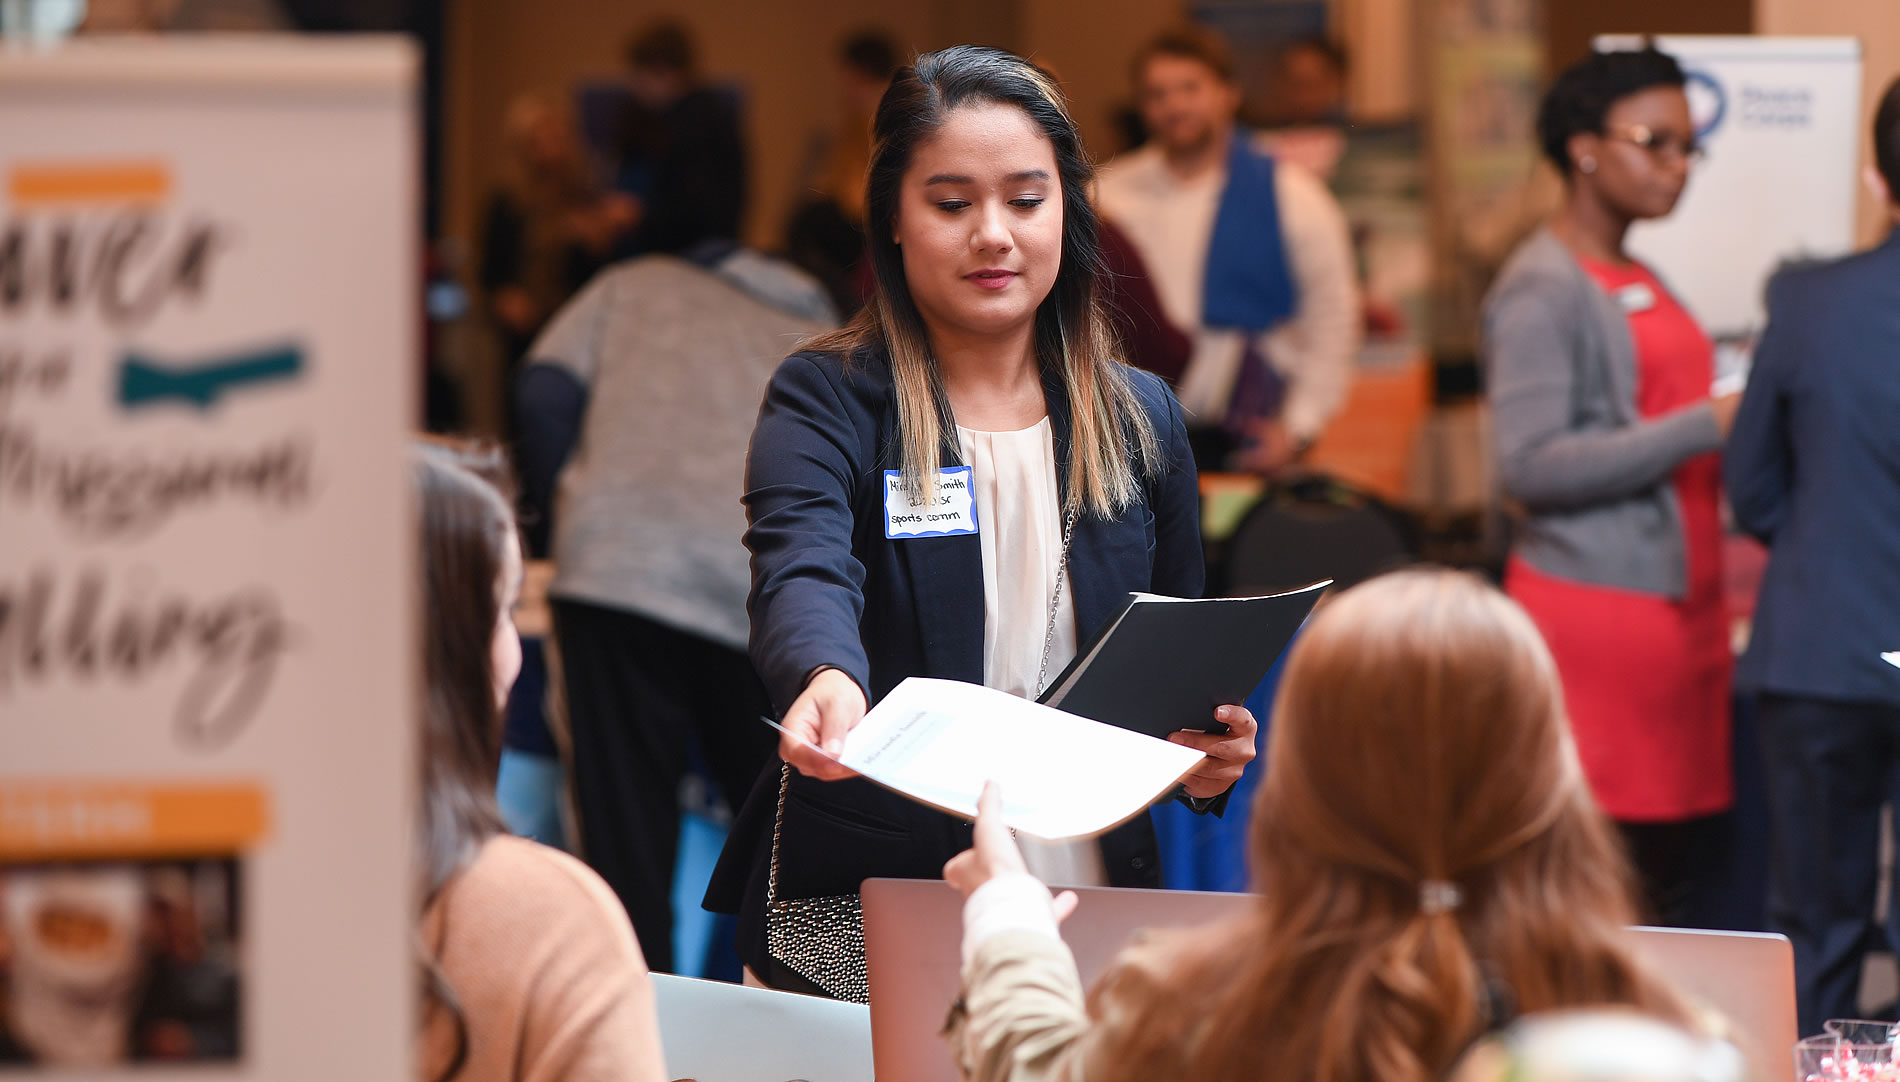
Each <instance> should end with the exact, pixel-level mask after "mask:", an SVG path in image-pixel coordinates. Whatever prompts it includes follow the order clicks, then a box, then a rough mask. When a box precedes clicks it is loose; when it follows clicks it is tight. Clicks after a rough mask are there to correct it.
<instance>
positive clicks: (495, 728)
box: [410, 444, 518, 1080]
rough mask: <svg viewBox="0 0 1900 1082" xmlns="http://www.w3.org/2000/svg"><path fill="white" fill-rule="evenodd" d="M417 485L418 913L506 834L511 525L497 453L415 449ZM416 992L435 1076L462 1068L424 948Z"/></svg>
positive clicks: (441, 990)
mask: <svg viewBox="0 0 1900 1082" xmlns="http://www.w3.org/2000/svg"><path fill="white" fill-rule="evenodd" d="M410 470H411V474H412V476H413V477H414V480H415V498H416V517H417V520H418V527H419V529H418V533H419V539H420V548H421V551H420V557H421V562H420V564H419V565H418V567H417V576H418V578H419V580H420V582H421V586H422V589H421V596H420V598H419V602H420V604H421V608H422V611H421V620H420V625H421V632H422V673H423V687H422V742H421V748H420V752H421V764H420V768H421V789H420V799H419V800H418V802H417V814H416V827H415V829H416V855H417V862H416V875H417V880H418V883H417V886H418V896H419V897H420V899H421V902H422V906H423V908H424V909H425V910H426V909H427V908H428V906H429V905H430V903H432V902H433V901H434V900H435V898H436V896H437V895H438V894H440V893H441V891H442V888H443V886H444V885H446V884H447V883H448V881H449V880H451V879H453V878H454V877H455V874H456V873H457V872H459V871H461V870H462V869H463V868H465V867H467V866H468V865H469V863H470V862H472V861H473V860H474V859H475V855H476V854H477V853H478V852H479V851H480V850H481V847H482V843H483V842H486V841H487V840H488V839H489V838H491V837H494V836H495V835H497V834H500V833H501V832H502V831H503V829H504V828H503V826H502V821H501V811H500V809H499V808H497V806H496V804H495V773H496V770H497V768H498V766H499V763H500V758H501V720H500V718H499V716H498V711H497V708H496V705H495V684H496V680H495V671H494V653H493V650H492V649H491V646H492V641H493V636H494V633H495V626H496V624H497V623H498V622H499V621H500V619H501V604H502V598H501V589H500V583H501V577H502V573H503V569H504V568H505V567H506V566H507V547H508V546H510V545H514V544H517V543H518V542H517V541H516V532H515V519H514V514H513V512H512V511H510V510H509V505H508V501H507V500H506V499H505V498H504V497H503V496H502V494H501V491H500V490H499V488H498V487H497V485H496V484H495V483H491V482H490V481H488V480H484V479H483V477H482V476H481V475H482V474H488V475H489V476H493V477H497V478H499V477H500V476H501V472H500V465H499V455H498V454H497V453H495V452H493V451H483V450H481V449H478V448H474V447H455V446H448V445H442V444H421V445H419V446H417V448H416V449H415V451H414V453H413V455H412V457H411V461H410ZM420 950H421V955H422V957H421V964H422V969H423V982H424V988H425V990H426V992H427V995H428V997H429V999H430V1000H432V1001H433V1005H434V1006H437V1007H440V1008H441V1009H442V1010H444V1011H446V1012H447V1013H448V1015H449V1018H450V1020H451V1022H452V1024H453V1026H454V1030H455V1052H454V1055H453V1056H452V1057H451V1060H450V1063H449V1064H448V1066H447V1067H446V1068H445V1069H444V1071H443V1073H442V1075H441V1076H440V1079H441V1080H446V1079H450V1078H453V1077H455V1076H456V1075H457V1074H459V1073H460V1072H461V1070H462V1067H463V1065H464V1064H465V1063H466V1062H467V1060H468V1023H467V1019H466V1018H465V1017H464V1016H463V1014H462V1010H461V1006H460V1004H459V1002H458V1001H457V999H456V996H455V993H454V990H453V989H451V988H450V987H449V986H448V982H447V980H446V979H445V978H444V977H443V975H442V973H441V970H440V969H439V968H438V967H437V966H436V964H435V960H434V958H433V957H432V956H431V954H430V952H429V951H428V949H427V948H426V947H421V948H420Z"/></svg>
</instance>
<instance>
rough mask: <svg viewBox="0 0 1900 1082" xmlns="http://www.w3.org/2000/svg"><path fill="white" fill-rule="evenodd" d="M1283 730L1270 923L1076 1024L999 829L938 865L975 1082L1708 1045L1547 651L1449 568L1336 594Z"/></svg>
mask: <svg viewBox="0 0 1900 1082" xmlns="http://www.w3.org/2000/svg"><path fill="white" fill-rule="evenodd" d="M1273 716H1274V726H1273V731H1272V733H1271V735H1270V736H1269V738H1268V751H1267V776H1266V779H1265V781H1264V783H1263V784H1262V786H1261V789H1260V794H1259V796H1258V798H1257V806H1256V807H1255V809H1254V816H1253V828H1252V829H1253V833H1252V839H1251V849H1252V861H1253V872H1254V880H1255V889H1256V891H1257V893H1258V895H1259V901H1258V904H1257V905H1255V906H1253V907H1252V910H1251V911H1250V912H1248V913H1247V914H1246V915H1245V916H1243V917H1240V918H1238V919H1237V920H1235V921H1233V922H1231V923H1230V924H1228V925H1225V926H1217V927H1210V928H1203V929H1195V930H1188V931H1181V932H1175V933H1170V934H1167V935H1158V936H1155V937H1153V938H1151V939H1149V940H1146V941H1143V942H1139V943H1137V944H1135V945H1133V946H1131V947H1130V948H1128V950H1127V951H1126V952H1125V953H1124V954H1123V955H1122V957H1121V958H1120V959H1118V960H1117V963H1116V965H1115V966H1114V967H1113V968H1112V969H1111V970H1110V971H1109V973H1108V975H1107V976H1106V977H1105V978H1104V979H1103V980H1102V981H1101V983H1100V984H1099V985H1098V986H1097V987H1096V989H1095V991H1094V993H1093V996H1092V998H1091V999H1090V1000H1089V1001H1088V1004H1087V1006H1086V1008H1085V1006H1084V1000H1083V996H1082V990H1081V987H1080V984H1079V981H1078V979H1077V977H1076V975H1075V962H1074V959H1073V958H1072V957H1071V956H1070V954H1069V952H1068V948H1066V947H1065V946H1063V944H1062V941H1061V939H1059V938H1058V937H1057V936H1056V923H1057V913H1058V911H1062V910H1066V909H1068V908H1070V907H1071V906H1072V905H1073V904H1074V903H1073V899H1074V896H1073V895H1069V896H1065V897H1064V898H1063V899H1061V900H1059V901H1052V900H1051V898H1050V896H1049V891H1048V890H1047V889H1046V888H1045V887H1044V886H1043V885H1042V884H1041V883H1040V882H1038V881H1037V880H1036V879H1034V878H1033V877H1032V876H1030V875H1028V874H1027V873H1026V871H1025V869H1024V866H1023V863H1022V861H1021V859H1020V857H1019V856H1018V855H1017V852H1016V850H1015V847H1014V846H1013V845H1012V844H1011V839H1010V836H1009V832H1008V830H1007V829H1005V828H1003V827H1002V826H1001V824H1000V822H998V821H997V819H996V818H995V816H994V815H992V814H990V811H989V810H988V808H986V810H985V813H984V815H983V816H981V817H979V819H978V821H977V828H976V841H975V847H974V848H973V849H972V850H970V851H969V852H967V853H965V854H963V855H961V856H959V857H957V858H956V859H955V860H954V861H952V862H951V864H950V865H949V866H948V867H947V868H946V869H945V873H946V877H947V878H948V879H949V880H950V882H951V883H953V884H954V885H956V886H957V887H958V888H959V889H961V890H963V891H964V892H965V894H966V895H968V896H969V900H968V902H967V903H966V906H965V913H964V925H965V942H964V958H965V965H964V985H965V994H964V998H963V1002H964V1004H965V1010H966V1013H964V1014H963V1015H962V1016H961V1018H960V1020H959V1021H958V1023H957V1025H956V1026H955V1027H954V1030H953V1034H952V1039H953V1044H954V1049H955V1052H956V1054H957V1055H958V1056H959V1057H960V1059H961V1062H962V1064H963V1065H964V1069H965V1072H966V1074H967V1075H968V1077H970V1078H971V1079H973V1080H977V1082H1006V1080H1007V1082H1044V1080H1064V1082H1083V1080H1086V1082H1136V1080H1140V1082H1151V1080H1154V1079H1173V1078H1180V1079H1194V1080H1196V1082H1240V1080H1243V1079H1245V1080H1248V1082H1254V1080H1258V1079H1261V1078H1272V1079H1274V1080H1275V1082H1436V1080H1437V1079H1440V1078H1443V1077H1444V1075H1445V1072H1446V1071H1447V1070H1449V1069H1450V1068H1451V1066H1452V1065H1453V1064H1454V1063H1455V1062H1456V1061H1457V1060H1458V1057H1459V1055H1460V1054H1461V1053H1462V1052H1463V1051H1464V1050H1465V1049H1466V1048H1467V1047H1469V1046H1470V1044H1471V1043H1472V1042H1473V1041H1474V1040H1475V1039H1477V1038H1479V1037H1480V1036H1482V1035H1483V1034H1484V1032H1485V1031H1486V1030H1487V1029H1488V1028H1489V1027H1491V1026H1494V1025H1500V1024H1502V1023H1503V1022H1505V1021H1508V1015H1510V1014H1511V1013H1513V1012H1522V1013H1527V1014H1528V1013H1532V1012H1542V1011H1548V1010H1554V1009H1559V1008H1569V1007H1595V1006H1623V1007H1632V1008H1635V1009H1637V1010H1639V1011H1642V1012H1645V1013H1648V1014H1651V1015H1654V1016H1656V1017H1659V1018H1661V1019H1663V1020H1665V1021H1669V1022H1673V1023H1677V1024H1687V1025H1696V1024H1699V1023H1700V1022H1701V1021H1702V1019H1701V1018H1700V1016H1699V1014H1698V1012H1694V1011H1692V1010H1691V1009H1690V1008H1689V1006H1688V1005H1687V1004H1686V1003H1685V1001H1684V1000H1683V999H1682V998H1681V997H1679V996H1678V995H1677V994H1676V993H1675V992H1674V991H1673V990H1672V989H1671V988H1669V987H1668V986H1667V985H1665V984H1664V983H1663V982H1662V981H1660V980H1659V979H1658V978H1657V977H1656V976H1655V975H1653V974H1652V973H1650V972H1649V971H1648V970H1647V969H1645V968H1644V966H1643V965H1642V964H1641V963H1640V962H1639V961H1638V960H1637V959H1636V958H1635V957H1633V956H1632V955H1631V954H1630V952H1629V950H1628V947H1627V944H1626V942H1625V933H1624V927H1625V926H1626V925H1628V924H1630V923H1632V922H1633V919H1634V917H1635V907H1634V903H1633V901H1632V898H1631V893H1630V891H1631V886H1630V878H1631V877H1630V871H1629V869H1628V867H1627V866H1626V864H1625V861H1624V858H1623V856H1622V851H1621V849H1620V848H1619V845H1618V841H1617V836H1616V833H1615V830H1614V828H1613V827H1612V826H1611V825H1610V823H1609V821H1608V820H1607V819H1605V818H1604V817H1603V815H1602V813H1600V812H1599V811H1598V810H1597V808H1596V806H1595V804H1594V803H1593V802H1592V800H1591V797H1590V793H1589V789H1588V787H1587V785H1586V784H1585V782H1584V779H1583V775H1582V771H1581V768H1580V767H1579V765H1578V762H1577V757H1576V752H1575V750H1574V749H1573V748H1572V746H1571V742H1570V733H1569V729H1568V727H1567V725H1566V724H1565V721H1564V710H1563V699H1562V692H1561V690H1560V688H1559V685H1558V680H1557V673H1556V669H1555V667H1554V666H1553V664H1552V662H1551V658H1550V654H1549V652H1548V651H1547V650H1546V649H1545V648H1544V644H1543V641H1542V640H1541V639H1540V638H1539V637H1538V634H1537V631H1536V629H1535V628H1534V627H1533V626H1532V624H1531V622H1530V620H1529V618H1528V617H1526V616H1525V615H1524V613H1523V612H1522V611H1521V610H1520V609H1518V608H1517V606H1516V605H1515V604H1513V603H1512V602H1510V601H1509V600H1507V599H1506V598H1505V597H1504V596H1503V595H1501V594H1499V593H1498V592H1497V591H1495V590H1493V589H1492V588H1490V587H1489V586H1486V585H1484V584H1482V583H1480V582H1479V581H1478V580H1476V579H1474V578H1471V577H1469V576H1467V575H1463V574H1460V573H1456V572H1448V571H1405V572H1399V573H1396V574H1392V575H1387V576H1384V577H1382V578H1378V579H1374V580H1372V581H1370V582H1368V583H1366V584H1364V585H1362V586H1359V587H1356V588H1354V589H1352V590H1349V591H1347V592H1346V593H1344V594H1342V595H1340V596H1339V597H1338V598H1337V599H1336V600H1334V601H1333V602H1332V603H1331V604H1329V605H1327V606H1326V607H1325V608H1324V609H1322V610H1320V612H1319V613H1318V614H1317V615H1315V616H1314V618H1313V620H1312V622H1311V623H1310V624H1309V625H1308V627H1307V629H1306V631H1305V633H1304V634H1302V636H1301V638H1300V641H1299V643H1297V644H1296V645H1295V647H1294V650H1293V653H1292V656H1291V657H1290V658H1289V659H1288V662H1287V668H1286V674H1285V677H1284V678H1283V680H1282V682H1281V684H1280V692H1279V698H1278V700H1277V701H1276V703H1275V706H1274V715H1273ZM985 799H986V802H992V803H991V804H990V806H991V807H993V806H994V805H993V802H994V801H995V800H996V795H995V794H994V793H989V794H986V797H985Z"/></svg>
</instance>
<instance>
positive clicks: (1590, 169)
mask: <svg viewBox="0 0 1900 1082" xmlns="http://www.w3.org/2000/svg"><path fill="white" fill-rule="evenodd" d="M1596 171H1597V160H1596V159H1595V158H1592V157H1591V156H1590V155H1588V154H1585V155H1584V156H1583V157H1581V158H1578V159H1577V172H1579V173H1594V172H1596Z"/></svg>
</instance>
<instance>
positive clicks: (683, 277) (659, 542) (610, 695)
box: [517, 242, 836, 971]
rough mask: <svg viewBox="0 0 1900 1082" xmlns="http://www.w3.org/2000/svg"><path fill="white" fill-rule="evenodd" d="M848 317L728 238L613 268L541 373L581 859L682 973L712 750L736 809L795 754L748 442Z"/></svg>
mask: <svg viewBox="0 0 1900 1082" xmlns="http://www.w3.org/2000/svg"><path fill="white" fill-rule="evenodd" d="M835 323H836V317H835V314H834V312H833V310H832V307H831V302H830V299H829V298H828V297H827V296H826V294H825V291H824V289H823V288H822V287H821V286H820V285H819V284H818V282H817V281H816V280H814V279H813V278H812V277H811V276H809V275H807V274H804V273H802V272H801V271H799V270H798V269H797V268H795V267H793V266H791V265H789V264H786V263H783V262H780V261H778V260H775V259H768V258H767V257H765V256H762V255H760V254H758V253H757V252H752V251H749V250H746V249H743V248H739V247H737V246H736V245H733V244H730V243H721V242H713V243H708V244H704V245H700V246H699V247H697V248H695V249H693V250H692V251H691V252H689V253H688V257H687V258H679V257H674V256H663V255H651V256H642V257H640V258H637V259H632V260H629V261H626V262H623V263H619V264H616V265H614V266H612V267H609V268H608V269H607V270H605V271H603V272H601V274H600V275H599V276H598V277H596V278H595V279H594V281H593V282H591V283H590V284H589V285H588V287H587V289H586V290H584V291H583V292H582V293H581V295H580V296H578V297H576V298H574V300H573V301H572V302H571V303H569V304H568V305H567V306H566V307H565V308H563V309H562V310H561V312H560V313H559V314H558V315H557V316H556V317H555V319H554V321H553V323H551V324H550V325H549V327H548V329H547V332H546V333H545V334H543V335H542V336H541V338H540V340H539V341H537V342H536V343H535V344H534V346H533V348H532V350H531V351H530V361H529V364H528V367H527V369H526V370H525V371H524V373H523V375H522V384H521V391H520V395H519V401H520V408H521V415H520V417H519V419H518V422H519V423H518V427H519V429H520V431H521V443H520V445H519V447H518V448H517V456H518V458H519V460H520V462H521V467H522V474H523V480H524V485H523V488H524V490H525V491H524V495H525V498H524V500H523V503H524V508H525V512H524V514H525V516H526V517H527V518H528V520H529V521H530V522H531V523H533V524H534V528H533V530H532V531H531V537H533V539H534V540H535V542H536V543H537V544H542V545H546V544H548V543H549V541H550V540H551V543H552V548H551V552H552V555H553V558H554V564H555V579H554V582H553V584H552V585H551V586H550V588H549V591H548V592H549V596H550V598H551V604H552V608H553V614H554V631H555V641H556V645H557V647H558V651H559V656H560V663H559V665H558V670H559V672H560V674H561V678H562V680H563V681H564V684H563V691H564V698H565V701H566V704H567V720H568V730H569V738H570V740H571V742H572V747H571V751H572V754H571V756H570V770H571V776H572V781H573V793H574V798H575V806H576V810H577V812H578V819H579V824H578V825H579V828H580V839H579V840H580V847H579V852H580V853H581V855H582V856H583V857H584V858H585V859H586V860H587V862H588V863H589V864H591V865H592V866H593V867H594V869H595V870H596V871H598V872H599V873H600V874H601V875H602V876H603V877H604V878H605V879H606V880H607V882H608V883H609V884H611V885H612V887H613V889H614V891H615V893H616V894H618V895H619V897H620V900H621V902H622V903H623V904H624V905H625V906H626V909H627V912H628V913H630V914H631V915H632V917H633V923H634V927H635V929H636V930H638V932H639V935H640V943H641V946H642V947H643V948H644V950H645V952H646V957H647V959H648V960H649V961H650V962H651V963H652V964H653V966H654V968H656V969H659V970H662V971H671V970H673V969H675V968H676V966H675V959H674V957H673V873H674V865H675V862H676V859H677V854H678V841H679V831H680V783H681V781H682V780H683V779H684V778H685V776H686V772H687V766H688V762H689V759H690V757H691V754H692V751H693V749H694V747H695V745H697V748H698V751H699V753H700V754H699V758H700V760H701V761H702V762H703V763H704V764H705V766H706V768H707V771H708V773H709V774H710V775H711V777H712V779H713V780H714V781H715V782H717V783H718V785H719V788H720V789H721V790H722V791H723V794H724V796H725V798H726V801H727V803H728V804H730V805H731V806H733V807H734V808H737V807H738V806H739V805H740V803H741V802H743V801H744V799H745V797H746V794H747V793H748V792H750V791H751V788H752V784H753V780H754V779H755V778H756V777H757V776H758V774H759V771H760V769H761V768H762V767H763V766H764V765H765V762H766V760H767V759H768V758H770V756H771V753H772V748H773V746H774V744H775V743H776V737H775V736H774V735H773V733H772V730H770V729H768V728H766V727H765V726H764V725H762V724H760V723H759V718H761V717H763V716H765V715H766V714H768V713H770V711H771V704H770V702H769V701H768V700H767V699H766V696H765V691H764V688H763V686H762V685H761V684H760V682H759V678H758V677H757V676H756V675H754V673H753V671H752V663H751V662H750V661H749V660H748V659H747V658H746V654H745V648H746V631H747V621H746V608H745V602H746V591H747V588H748V587H749V585H750V582H751V578H750V573H749V571H748V569H747V565H746V550H745V545H744V543H743V541H742V538H743V535H744V533H745V514H744V511H743V509H742V508H741V507H740V505H739V501H738V499H737V496H738V494H739V493H740V492H742V491H743V490H744V482H745V462H746V443H747V440H748V439H749V438H750V436H751V432H752V424H753V421H754V420H755V419H756V418H757V416H758V411H759V396H760V394H761V393H762V392H763V391H764V389H765V385H766V381H767V380H768V379H769V378H770V377H771V374H772V371H773V369H775V368H777V367H778V362H779V359H780V358H781V357H782V356H783V355H784V353H785V351H786V350H787V349H788V348H790V346H791V345H792V344H793V343H795V342H797V341H798V340H799V339H801V338H805V337H808V336H810V335H813V334H816V333H818V332H819V331H822V330H826V329H828V328H830V327H832V326H834V325H835ZM549 526H552V537H551V539H550V538H549V537H548V536H547V533H546V531H547V530H548V528H549ZM536 535H539V536H536ZM689 965H690V963H689Z"/></svg>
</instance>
